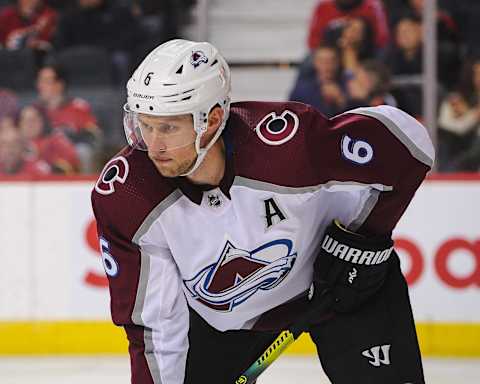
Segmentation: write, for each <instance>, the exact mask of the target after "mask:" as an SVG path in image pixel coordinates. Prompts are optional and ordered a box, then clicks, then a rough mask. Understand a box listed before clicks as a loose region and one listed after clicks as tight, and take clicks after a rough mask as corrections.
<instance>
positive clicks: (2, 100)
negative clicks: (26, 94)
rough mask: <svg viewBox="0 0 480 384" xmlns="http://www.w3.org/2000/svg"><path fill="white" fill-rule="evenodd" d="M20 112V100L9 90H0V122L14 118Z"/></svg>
mask: <svg viewBox="0 0 480 384" xmlns="http://www.w3.org/2000/svg"><path fill="white" fill-rule="evenodd" d="M17 112H18V98H17V96H16V95H15V94H14V93H13V92H12V91H9V90H7V89H2V88H0V120H2V119H3V118H7V117H10V118H13V117H15V116H16V115H17Z"/></svg>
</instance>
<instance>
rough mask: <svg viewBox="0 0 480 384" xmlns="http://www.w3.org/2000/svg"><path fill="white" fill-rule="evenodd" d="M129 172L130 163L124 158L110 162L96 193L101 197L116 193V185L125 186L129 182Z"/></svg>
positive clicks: (104, 170)
mask: <svg viewBox="0 0 480 384" xmlns="http://www.w3.org/2000/svg"><path fill="white" fill-rule="evenodd" d="M128 171H129V166H128V161H127V159H125V157H123V156H118V157H115V158H114V159H112V160H110V161H109V162H108V163H107V164H106V165H105V167H104V168H103V171H102V173H101V175H100V178H99V179H98V181H97V183H96V184H95V191H97V192H98V193H100V194H101V195H110V194H112V193H113V192H115V183H116V182H117V183H120V184H123V183H125V181H126V180H127V176H128Z"/></svg>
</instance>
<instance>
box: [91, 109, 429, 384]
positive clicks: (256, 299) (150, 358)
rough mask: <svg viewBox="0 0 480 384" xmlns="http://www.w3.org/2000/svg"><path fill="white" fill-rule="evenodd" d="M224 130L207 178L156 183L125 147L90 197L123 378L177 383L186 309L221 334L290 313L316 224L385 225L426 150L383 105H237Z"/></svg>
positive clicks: (317, 232)
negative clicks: (126, 346)
mask: <svg viewBox="0 0 480 384" xmlns="http://www.w3.org/2000/svg"><path fill="white" fill-rule="evenodd" d="M223 139H224V141H225V143H226V148H227V156H226V157H227V160H226V161H227V166H226V172H225V176H224V178H223V180H222V181H221V183H220V185H219V186H218V187H205V186H203V187H200V186H195V185H192V184H190V183H189V182H188V181H187V180H186V179H185V178H176V179H167V178H164V177H162V176H161V175H160V174H159V173H158V171H157V170H156V168H155V166H154V165H153V163H152V162H151V161H150V160H149V158H148V156H147V154H146V153H145V152H141V151H138V150H133V149H129V148H126V149H125V150H124V151H122V152H121V153H120V154H118V155H117V156H115V157H114V158H113V159H112V160H110V161H109V162H108V163H107V165H106V166H105V168H104V170H103V172H102V175H101V176H100V178H99V180H98V182H97V183H96V186H95V189H94V191H93V193H92V204H93V209H94V212H95V217H96V219H97V224H98V234H99V237H100V244H101V249H102V258H103V261H104V266H105V270H106V273H107V275H108V278H109V283H110V294H111V310H112V317H113V321H114V322H115V324H117V325H121V326H124V327H125V329H126V332H127V336H128V338H129V342H130V354H131V361H132V382H133V383H142V384H143V383H162V384H181V383H183V377H184V369H185V361H186V355H187V352H188V337H187V336H188V335H187V334H188V329H189V317H188V306H190V307H191V308H192V309H193V310H195V311H196V312H197V313H198V314H199V315H200V316H202V317H203V318H204V319H205V320H206V321H207V322H208V323H209V324H210V325H211V326H213V327H215V328H217V329H219V330H232V329H252V328H261V329H280V328H281V327H283V326H284V325H285V324H286V323H288V322H290V321H292V320H294V317H295V315H298V313H299V307H298V305H297V306H295V303H296V302H297V301H296V300H295V299H296V298H298V297H299V295H301V294H302V293H303V292H305V291H306V290H307V289H308V287H309V286H310V283H311V281H312V272H313V263H314V261H315V257H316V254H317V251H318V249H319V245H320V244H319V242H320V239H321V238H322V234H323V231H324V230H325V228H326V226H327V225H328V224H329V223H331V221H332V220H333V219H339V220H340V221H341V222H342V223H343V224H345V225H347V226H348V227H350V228H351V229H353V230H358V231H361V232H363V233H366V234H369V233H370V234H386V233H389V232H391V231H392V229H393V228H394V226H395V225H396V223H397V221H398V220H399V218H400V217H401V215H402V213H403V212H404V210H405V209H406V207H407V206H408V204H409V202H410V200H411V199H412V197H413V195H414V193H415V190H416V189H417V188H418V186H419V185H420V183H421V182H422V180H423V179H424V177H425V174H426V173H427V172H428V170H429V169H430V167H431V166H432V164H433V159H434V151H433V146H432V143H431V141H430V139H429V137H428V134H427V132H426V130H425V128H424V127H423V126H422V125H421V124H420V123H418V122H417V121H416V120H415V119H413V118H412V117H410V116H409V115H407V114H405V113H404V112H402V111H400V110H398V109H396V108H393V107H388V106H380V107H375V108H360V109H356V110H353V111H350V112H347V113H345V114H342V115H340V116H337V117H335V118H333V119H331V120H329V119H327V118H325V117H324V116H323V115H321V114H320V113H319V112H317V111H316V110H315V109H313V108H312V107H309V106H307V105H304V104H300V103H261V102H244V103H236V104H233V105H232V109H231V115H230V118H229V121H228V124H227V127H226V131H225V132H224V134H223ZM289 308H290V310H289ZM293 309H294V310H293Z"/></svg>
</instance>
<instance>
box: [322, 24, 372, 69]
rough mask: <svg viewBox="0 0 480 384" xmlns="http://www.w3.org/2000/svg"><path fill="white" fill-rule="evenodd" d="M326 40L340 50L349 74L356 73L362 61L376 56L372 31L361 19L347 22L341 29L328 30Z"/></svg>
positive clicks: (344, 66)
mask: <svg viewBox="0 0 480 384" xmlns="http://www.w3.org/2000/svg"><path fill="white" fill-rule="evenodd" d="M325 40H326V41H327V42H328V43H329V44H334V45H336V46H337V47H338V48H339V49H340V52H341V61H342V66H343V69H344V71H347V72H353V71H355V69H356V68H357V67H358V65H359V63H360V61H363V60H367V59H370V58H372V57H373V56H374V41H373V34H372V29H371V27H370V25H369V24H368V22H367V21H366V20H365V19H363V18H360V17H354V18H351V19H348V20H346V21H345V23H344V24H343V26H342V27H341V28H334V29H327V31H325Z"/></svg>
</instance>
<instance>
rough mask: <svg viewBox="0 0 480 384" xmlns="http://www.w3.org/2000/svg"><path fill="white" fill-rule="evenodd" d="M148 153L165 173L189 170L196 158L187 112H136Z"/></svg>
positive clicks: (161, 171) (166, 175)
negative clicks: (176, 114)
mask: <svg viewBox="0 0 480 384" xmlns="http://www.w3.org/2000/svg"><path fill="white" fill-rule="evenodd" d="M138 120H139V125H140V128H141V132H142V138H143V141H144V142H145V144H146V146H147V150H148V157H149V158H150V159H151V160H152V161H153V163H154V164H155V166H156V168H157V169H158V171H159V172H160V173H161V174H162V176H165V177H177V176H180V175H182V174H184V173H186V172H187V171H188V170H190V169H191V168H192V166H193V164H194V163H195V160H196V158H197V152H196V151H195V138H196V134H195V131H194V129H193V118H192V116H191V115H180V116H149V115H143V114H140V115H139V116H138Z"/></svg>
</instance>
